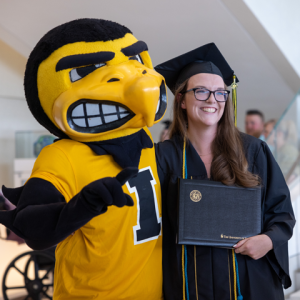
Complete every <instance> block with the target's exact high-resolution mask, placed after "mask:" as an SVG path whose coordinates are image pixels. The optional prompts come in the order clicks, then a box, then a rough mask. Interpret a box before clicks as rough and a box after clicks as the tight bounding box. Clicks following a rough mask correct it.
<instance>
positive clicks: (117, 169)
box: [0, 19, 167, 300]
mask: <svg viewBox="0 0 300 300" xmlns="http://www.w3.org/2000/svg"><path fill="white" fill-rule="evenodd" d="M24 87H25V94H26V100H27V102H28V106H29V108H30V110H31V112H32V114H33V116H34V117H35V118H36V119H37V121H38V122H39V123H40V124H42V126H44V127H45V128H46V129H48V130H49V131H50V132H51V133H53V134H54V135H56V136H57V137H59V140H58V141H56V142H55V143H53V144H52V145H49V146H47V147H45V148H44V149H43V150H42V151H41V153H40V155H39V156H38V158H37V160H36V162H35V165H34V167H33V170H32V174H31V176H30V178H29V180H28V181H27V182H26V184H25V185H24V186H22V187H20V188H16V189H9V188H5V187H3V192H4V195H5V196H6V197H7V198H8V199H9V200H10V201H11V202H12V203H14V204H15V205H16V206H17V207H16V209H15V210H12V211H6V212H0V222H1V223H2V224H4V225H5V226H7V227H8V228H9V229H11V230H12V231H13V232H15V233H16V234H17V235H19V236H20V237H22V238H23V239H25V241H26V243H27V244H28V245H29V246H30V247H31V248H33V249H36V250H42V249H46V248H50V247H52V246H55V245H57V247H56V254H55V256H56V263H55V275H54V297H53V299H55V300H58V299H64V300H66V299H72V300H74V299H81V300H82V299H101V300H102V299H105V300H106V299H114V300H116V299H151V300H156V299H163V295H162V237H161V192H160V182H159V179H158V174H157V167H156V161H155V152H154V147H153V141H152V137H151V134H150V132H149V130H148V128H147V127H150V126H152V125H153V124H155V123H157V122H159V121H160V120H161V119H162V117H163V115H164V113H165V111H166V107H167V98H166V88H165V82H164V78H163V77H162V76H161V75H160V74H159V73H157V72H156V71H154V70H153V66H152V62H151V58H150V56H149V53H148V48H147V44H146V43H145V42H143V41H138V40H137V39H136V38H135V37H134V36H133V34H132V33H131V31H130V30H129V29H128V28H126V27H124V26H122V25H119V24H117V23H115V22H111V21H106V20H100V19H79V20H74V21H71V22H68V23H65V24H63V25H60V26H58V27H56V28H54V29H52V30H50V31H49V32H48V33H47V34H46V35H45V36H44V37H42V39H41V40H40V41H39V42H38V44H37V45H36V47H35V48H34V49H33V51H32V53H31V54H30V57H29V59H28V62H27V66H26V72H25V80H24Z"/></svg>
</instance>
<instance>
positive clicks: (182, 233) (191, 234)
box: [177, 178, 261, 248]
mask: <svg viewBox="0 0 300 300" xmlns="http://www.w3.org/2000/svg"><path fill="white" fill-rule="evenodd" d="M260 233H261V188H260V187H254V188H244V187H239V186H227V185H224V184H222V183H220V182H215V181H209V180H191V179H182V178H180V179H179V208H178V234H177V242H178V244H184V245H202V246H215V247H226V248H227V247H228V248H232V246H233V245H234V244H236V243H237V242H238V241H240V240H242V239H244V238H247V237H251V236H254V235H257V234H260Z"/></svg>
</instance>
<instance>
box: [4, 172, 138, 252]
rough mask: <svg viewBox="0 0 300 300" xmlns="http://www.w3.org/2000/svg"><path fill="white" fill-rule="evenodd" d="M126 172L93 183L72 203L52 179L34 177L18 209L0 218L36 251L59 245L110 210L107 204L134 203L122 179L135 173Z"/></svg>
mask: <svg viewBox="0 0 300 300" xmlns="http://www.w3.org/2000/svg"><path fill="white" fill-rule="evenodd" d="M124 171H126V170H123V171H122V172H121V173H119V175H117V177H115V178H111V177H106V178H102V179H99V180H96V181H94V182H91V183H90V184H88V185H87V186H86V187H84V188H83V189H82V190H81V191H80V192H79V193H78V194H77V195H75V196H74V197H73V198H72V199H71V200H70V201H69V202H68V203H66V201H65V199H64V197H63V195H62V194H61V193H60V192H59V191H58V190H57V189H56V188H55V187H54V185H52V184H51V183H50V182H48V181H46V180H43V179H40V178H31V179H30V180H29V181H28V182H27V183H26V185H25V186H24V188H23V189H22V192H21V193H20V196H19V199H18V201H17V208H16V209H14V210H11V211H7V212H0V221H1V223H2V224H4V225H5V226H6V227H8V228H9V229H11V230H12V231H13V232H14V233H16V234H17V235H18V236H20V237H21V238H23V239H24V240H25V241H26V243H27V244H28V246H29V247H31V248H33V249H35V250H42V249H46V248H50V247H52V246H55V245H56V244H58V243H59V242H61V241H62V240H64V239H65V238H66V237H68V236H69V235H70V234H72V233H73V232H74V231H76V230H78V229H79V228H81V227H82V226H83V225H85V224H86V223H87V222H89V221H90V220H91V219H92V218H93V217H95V216H98V215H100V214H102V213H104V212H106V211H107V206H109V205H116V206H118V207H122V206H124V205H128V206H132V205H133V201H132V199H131V197H130V196H129V195H127V194H125V193H123V190H122V183H121V182H120V181H122V180H124V178H125V179H126V180H127V178H129V177H128V176H132V174H131V173H132V172H131V173H130V170H129V173H130V174H128V170H127V173H126V172H125V176H123V175H124ZM123 177H124V178H123ZM4 191H5V189H4ZM8 194H9V193H8ZM15 202H16V201H15Z"/></svg>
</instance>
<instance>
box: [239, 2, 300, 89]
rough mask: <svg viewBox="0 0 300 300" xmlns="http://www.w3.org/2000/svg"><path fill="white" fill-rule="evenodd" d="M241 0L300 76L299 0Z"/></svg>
mask: <svg viewBox="0 0 300 300" xmlns="http://www.w3.org/2000/svg"><path fill="white" fill-rule="evenodd" d="M243 1H244V2H245V3H246V4H247V6H248V7H249V8H250V10H251V11H252V12H253V14H254V15H255V16H256V18H257V19H258V20H259V22H260V23H261V24H262V25H263V26H264V28H265V29H266V31H267V32H268V33H269V35H270V36H271V37H272V39H273V40H274V42H275V43H276V44H277V46H278V47H279V48H280V50H281V51H282V53H283V54H284V55H285V57H286V58H287V60H288V61H289V62H290V64H291V66H292V67H293V68H294V70H295V71H296V73H297V74H298V75H299V76H300V41H299V36H300V18H299V11H300V1H299V0H284V1H283V0H263V1H261V0H243ZM299 88H300V86H299Z"/></svg>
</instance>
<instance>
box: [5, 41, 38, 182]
mask: <svg viewBox="0 0 300 300" xmlns="http://www.w3.org/2000/svg"><path fill="white" fill-rule="evenodd" d="M25 64H26V58H24V57H22V56H21V55H20V54H19V53H17V52H16V51H15V50H13V49H12V48H10V47H9V46H8V45H6V44H5V43H3V42H2V41H0V187H1V186H2V184H4V185H6V186H9V187H12V186H13V160H14V157H15V141H14V138H15V131H19V130H41V128H42V127H41V126H40V125H39V124H38V123H37V121H35V119H34V118H33V117H32V115H31V113H30V111H29V109H28V107H27V103H26V101H25V98H24V91H23V74H24V70H25Z"/></svg>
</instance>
